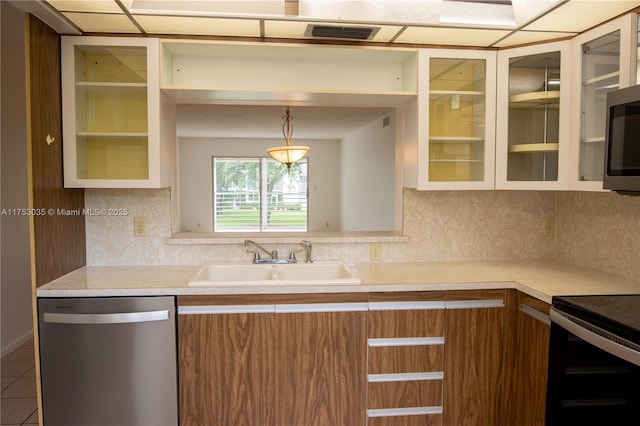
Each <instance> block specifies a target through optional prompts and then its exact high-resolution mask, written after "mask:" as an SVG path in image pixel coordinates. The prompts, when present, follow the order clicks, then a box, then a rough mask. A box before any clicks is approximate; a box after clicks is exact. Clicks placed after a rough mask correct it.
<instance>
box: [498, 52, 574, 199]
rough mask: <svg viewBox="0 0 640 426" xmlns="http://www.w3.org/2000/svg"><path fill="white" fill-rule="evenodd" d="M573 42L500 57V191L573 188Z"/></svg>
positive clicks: (499, 54) (506, 53)
mask: <svg viewBox="0 0 640 426" xmlns="http://www.w3.org/2000/svg"><path fill="white" fill-rule="evenodd" d="M570 49H571V41H562V42H554V43H545V44H540V45H535V46H528V47H521V48H514V49H506V50H502V51H500V52H498V88H497V92H498V108H497V118H496V123H497V146H496V188H497V189H539V190H540V189H542V190H544V189H549V190H562V189H567V188H568V173H567V168H568V161H569V148H570V146H569V144H570V116H571V90H570V87H569V84H568V83H569V79H570V73H571V60H570Z"/></svg>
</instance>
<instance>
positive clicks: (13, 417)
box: [0, 398, 38, 425]
mask: <svg viewBox="0 0 640 426" xmlns="http://www.w3.org/2000/svg"><path fill="white" fill-rule="evenodd" d="M0 405H1V407H2V409H1V410H0V411H2V414H0V423H2V424H3V425H11V424H22V423H23V422H24V421H25V420H26V419H28V418H29V417H30V416H31V415H32V414H33V413H34V412H35V411H36V410H37V409H38V403H37V401H36V399H35V398H4V399H0Z"/></svg>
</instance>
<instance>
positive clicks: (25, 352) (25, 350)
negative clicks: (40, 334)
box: [2, 345, 35, 361]
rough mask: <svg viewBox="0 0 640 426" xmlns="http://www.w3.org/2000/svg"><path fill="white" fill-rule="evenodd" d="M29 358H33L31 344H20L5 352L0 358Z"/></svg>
mask: <svg viewBox="0 0 640 426" xmlns="http://www.w3.org/2000/svg"><path fill="white" fill-rule="evenodd" d="M25 359H28V360H31V361H33V360H34V359H35V353H34V352H33V345H22V346H20V347H19V348H17V349H16V350H14V351H13V352H11V353H9V354H7V355H5V356H4V358H2V360H3V361H16V360H25Z"/></svg>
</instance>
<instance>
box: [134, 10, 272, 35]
mask: <svg viewBox="0 0 640 426" xmlns="http://www.w3.org/2000/svg"><path fill="white" fill-rule="evenodd" d="M134 19H135V20H136V21H137V22H138V23H139V24H140V25H141V26H142V28H144V30H145V31H146V32H148V33H151V34H191V35H214V36H237V37H260V21H258V20H257V19H223V18H194V17H188V18H187V17H180V16H150V15H135V16H134Z"/></svg>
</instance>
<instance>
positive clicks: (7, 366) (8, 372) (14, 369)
mask: <svg viewBox="0 0 640 426" xmlns="http://www.w3.org/2000/svg"><path fill="white" fill-rule="evenodd" d="M0 364H2V366H1V370H2V377H20V376H22V375H23V374H24V373H26V372H27V371H29V370H30V369H32V368H33V361H31V360H26V359H20V360H7V361H5V360H4V358H3V359H2V362H0Z"/></svg>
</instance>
